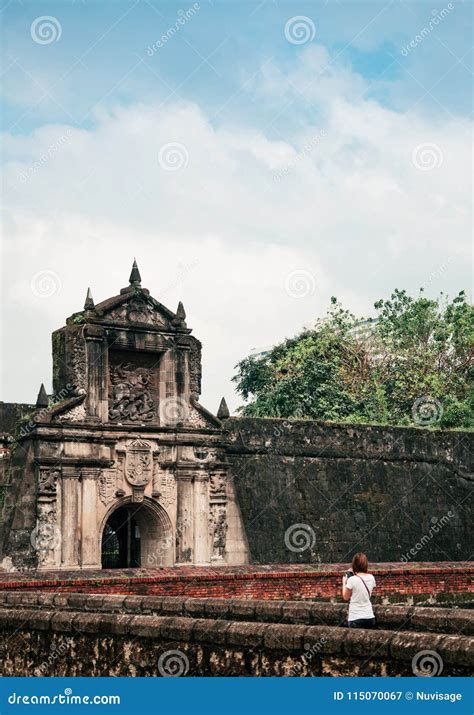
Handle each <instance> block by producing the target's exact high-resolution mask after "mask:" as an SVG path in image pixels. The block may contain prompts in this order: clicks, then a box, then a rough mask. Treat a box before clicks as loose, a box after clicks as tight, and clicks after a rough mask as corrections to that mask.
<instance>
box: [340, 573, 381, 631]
mask: <svg viewBox="0 0 474 715" xmlns="http://www.w3.org/2000/svg"><path fill="white" fill-rule="evenodd" d="M362 581H364V583H365V584H366V586H367V588H366V587H365V586H364V583H362ZM374 586H375V579H374V577H373V576H372V574H371V573H365V574H361V575H360V576H351V577H350V578H348V579H347V582H346V588H349V589H350V590H351V591H352V594H351V600H350V601H349V618H348V620H349V621H356V620H357V619H359V618H373V617H374V612H373V610H372V604H371V602H370V595H369V593H370V594H372V591H373V589H374ZM367 589H369V593H367Z"/></svg>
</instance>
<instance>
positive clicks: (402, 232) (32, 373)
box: [0, 0, 472, 411]
mask: <svg viewBox="0 0 474 715" xmlns="http://www.w3.org/2000/svg"><path fill="white" fill-rule="evenodd" d="M1 2H2V5H1V8H2V9H1V18H2V24H3V30H2V33H3V36H2V40H3V42H2V45H3V55H4V56H3V74H2V80H1V89H2V114H3V126H2V130H3V131H2V147H3V148H2V161H3V197H4V201H3V204H4V208H5V212H4V214H3V221H2V229H3V230H2V235H3V240H2V259H3V260H2V266H3V268H2V306H1V309H2V321H1V327H2V340H3V350H2V353H3V370H2V391H1V395H0V399H3V400H5V401H23V402H31V401H33V400H34V399H35V397H36V394H37V391H38V388H39V384H40V383H41V382H44V383H45V385H46V388H47V390H48V391H50V390H51V355H50V353H51V337H50V334H51V332H52V331H53V330H54V329H56V328H58V327H60V326H61V325H63V323H64V320H65V318H66V316H68V315H70V314H71V313H72V312H74V311H76V310H80V309H82V306H83V302H84V297H85V294H86V290H87V287H88V286H90V287H91V290H92V294H93V297H94V299H95V301H96V302H98V301H100V300H103V299H105V298H107V297H109V296H111V295H115V294H117V293H118V292H119V290H120V288H122V287H124V286H125V285H127V283H128V276H129V273H130V267H131V263H132V260H133V258H134V256H136V258H137V261H138V264H139V267H140V270H141V274H142V283H143V285H145V286H146V287H147V288H149V290H150V291H151V293H152V295H154V296H155V297H156V298H157V299H158V300H160V301H161V302H163V303H164V304H165V305H167V306H168V307H169V308H171V309H175V308H176V305H177V303H178V301H179V300H182V301H183V302H184V305H185V308H186V311H187V314H188V325H189V326H190V327H192V328H193V329H194V334H195V335H196V336H197V337H198V338H199V339H200V340H201V341H202V342H203V361H204V365H203V367H204V381H203V395H202V400H201V401H202V402H203V404H205V405H206V406H207V407H208V408H209V409H211V410H214V411H215V410H216V409H217V406H218V402H219V400H220V397H221V396H222V395H225V396H226V398H227V400H228V402H229V405H230V407H231V408H232V409H235V408H236V407H237V406H238V405H239V404H240V400H239V398H238V396H236V395H235V394H234V390H233V385H232V383H231V381H230V379H231V377H232V375H233V373H234V365H235V364H236V363H237V361H238V360H239V359H241V358H243V357H245V356H246V355H248V354H249V353H250V352H251V351H252V350H253V349H257V350H259V349H262V348H265V347H267V346H270V345H272V344H274V343H276V342H278V341H280V340H281V339H283V338H284V337H285V336H291V335H294V334H295V333H297V332H299V331H300V329H301V327H302V326H303V325H305V324H308V323H310V322H311V321H313V320H314V319H315V318H316V317H318V316H322V315H323V314H324V313H325V311H326V309H327V306H328V303H329V300H330V296H331V295H336V296H338V298H339V299H340V300H342V302H343V303H344V304H345V305H346V306H347V307H349V308H351V309H352V310H353V311H354V312H358V313H364V314H370V313H372V311H373V309H372V306H373V303H374V301H375V300H377V299H378V298H380V297H384V296H388V295H389V294H390V292H391V291H392V289H394V288H395V287H398V288H406V289H408V290H409V291H411V292H417V291H418V289H419V288H420V286H424V287H425V289H426V292H427V293H428V294H429V295H434V294H436V293H438V292H439V291H441V290H442V291H444V292H446V293H448V294H449V295H451V296H452V295H454V294H455V293H456V292H458V291H459V290H461V289H466V290H467V291H468V292H469V290H470V287H471V253H470V251H471V247H470V243H471V240H470V237H471V226H472V223H471V220H472V219H471V208H472V206H471V191H472V186H471V176H472V166H471V159H470V157H471V149H470V147H471V127H472V89H471V88H472V48H471V45H472V4H471V3H470V2H463V1H462V0H453V1H452V2H450V3H447V2H445V0H442V1H441V2H439V3H438V4H436V5H434V3H433V2H432V1H431V0H430V2H425V1H424V0H415V1H412V0H403V1H402V0H387V1H384V0H380V1H379V0H371V1H370V2H365V1H364V0H357V2H355V1H354V0H349V1H347V2H346V1H345V0H313V1H312V2H299V0H291V2H290V1H288V2H285V1H283V0H281V1H278V0H263V1H260V2H259V1H258V0H257V1H255V2H253V1H252V2H250V1H243V0H240V1H239V0H233V1H232V2H230V0H225V1H224V0H223V1H222V2H221V1H220V0H200V2H199V3H198V2H196V3H194V4H193V3H192V2H191V0H189V4H188V3H187V2H182V1H181V0H179V2H171V1H170V2H166V1H162V0H123V1H122V0H114V1H113V2H112V1H111V0H94V1H92V0H82V1H81V0H62V1H61V2H54V1H49V2H47V1H46V0H44V1H43V0H35V2H28V0H21V2H20V0H1Z"/></svg>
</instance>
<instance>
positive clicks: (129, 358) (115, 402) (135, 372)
mask: <svg viewBox="0 0 474 715" xmlns="http://www.w3.org/2000/svg"><path fill="white" fill-rule="evenodd" d="M159 359H160V358H159V355H158V354H149V353H131V352H127V351H125V350H111V351H110V354H109V420H110V421H111V422H120V423H127V422H128V423H146V422H157V421H158V415H159V411H158V405H159V370H158V367H159Z"/></svg>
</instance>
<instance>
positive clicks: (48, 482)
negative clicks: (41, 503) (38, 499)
mask: <svg viewBox="0 0 474 715" xmlns="http://www.w3.org/2000/svg"><path fill="white" fill-rule="evenodd" d="M58 477H59V470H58V469H50V468H49V467H41V468H40V472H39V477H38V492H39V494H46V495H51V494H56V485H57V481H58Z"/></svg>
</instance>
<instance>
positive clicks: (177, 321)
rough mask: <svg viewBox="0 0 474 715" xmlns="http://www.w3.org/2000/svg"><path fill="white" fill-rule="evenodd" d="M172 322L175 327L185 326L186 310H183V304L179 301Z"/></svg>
mask: <svg viewBox="0 0 474 715" xmlns="http://www.w3.org/2000/svg"><path fill="white" fill-rule="evenodd" d="M172 323H173V325H174V326H175V327H177V328H185V327H186V311H185V310H184V305H183V304H182V303H181V301H179V303H178V307H177V308H176V315H175V317H174V318H173V320H172Z"/></svg>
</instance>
